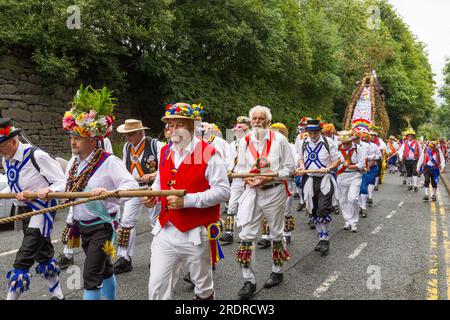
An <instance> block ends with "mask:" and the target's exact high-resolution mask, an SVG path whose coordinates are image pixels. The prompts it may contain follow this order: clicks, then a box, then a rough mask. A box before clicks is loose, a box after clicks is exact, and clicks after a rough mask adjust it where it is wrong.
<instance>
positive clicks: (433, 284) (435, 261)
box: [426, 188, 450, 300]
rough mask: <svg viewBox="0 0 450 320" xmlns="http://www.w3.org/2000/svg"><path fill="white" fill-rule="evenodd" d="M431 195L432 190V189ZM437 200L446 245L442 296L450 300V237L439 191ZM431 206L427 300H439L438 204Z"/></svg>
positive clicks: (431, 204) (432, 202) (432, 203)
mask: <svg viewBox="0 0 450 320" xmlns="http://www.w3.org/2000/svg"><path fill="white" fill-rule="evenodd" d="M430 193H431V188H430ZM437 199H438V202H439V216H440V220H441V228H440V230H439V231H441V234H442V240H443V245H444V253H445V254H444V259H445V270H444V272H445V279H446V288H447V292H446V297H443V294H441V299H442V298H444V299H445V298H446V299H447V300H449V299H450V240H449V237H448V229H447V222H446V215H445V208H444V204H443V202H442V196H441V193H440V191H439V190H437ZM430 206H431V223H430V269H429V272H428V286H427V298H426V299H427V300H438V299H439V298H440V296H439V286H438V274H439V246H438V226H437V213H436V203H435V202H434V201H431V202H430Z"/></svg>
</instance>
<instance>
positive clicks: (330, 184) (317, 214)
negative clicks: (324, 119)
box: [296, 120, 340, 256]
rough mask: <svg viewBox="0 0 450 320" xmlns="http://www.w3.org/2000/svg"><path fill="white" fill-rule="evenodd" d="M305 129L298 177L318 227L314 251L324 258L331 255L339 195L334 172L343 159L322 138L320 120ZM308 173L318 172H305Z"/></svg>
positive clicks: (327, 141) (334, 146) (310, 123)
mask: <svg viewBox="0 0 450 320" xmlns="http://www.w3.org/2000/svg"><path fill="white" fill-rule="evenodd" d="M306 130H307V131H308V135H309V137H308V139H306V140H305V142H304V143H303V145H302V151H301V152H300V154H299V164H300V167H299V169H297V173H296V174H297V175H301V176H303V178H305V180H306V181H305V183H304V189H303V193H304V197H305V202H306V209H307V210H308V211H309V212H311V213H312V215H311V222H312V223H314V224H315V225H316V230H317V233H318V236H319V239H320V240H319V243H318V244H317V245H316V247H315V248H314V250H315V251H320V253H321V255H322V256H325V255H327V254H328V252H329V246H330V235H329V223H330V222H331V220H332V218H331V216H330V213H332V212H334V207H333V196H334V193H335V192H337V185H336V180H335V179H334V177H332V175H331V171H332V170H334V169H336V168H337V167H338V166H339V163H340V160H339V154H338V150H337V146H336V144H335V143H334V142H333V141H332V140H331V139H330V138H327V137H323V136H321V131H322V128H321V126H320V121H319V120H308V123H307V126H306ZM305 170H317V171H319V172H318V173H305Z"/></svg>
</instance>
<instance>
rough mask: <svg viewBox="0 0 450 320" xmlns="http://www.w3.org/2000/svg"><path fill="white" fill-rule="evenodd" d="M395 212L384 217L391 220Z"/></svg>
mask: <svg viewBox="0 0 450 320" xmlns="http://www.w3.org/2000/svg"><path fill="white" fill-rule="evenodd" d="M396 212H397V211H395V210H392V211H391V213H389V214H388V215H387V216H386V218H388V219H391V218H392V216H393V215H394V214H395V213H396Z"/></svg>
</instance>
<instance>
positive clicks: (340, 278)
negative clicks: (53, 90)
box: [0, 174, 450, 300]
mask: <svg viewBox="0 0 450 320" xmlns="http://www.w3.org/2000/svg"><path fill="white" fill-rule="evenodd" d="M447 180H449V181H450V176H448V175H447ZM421 183H422V179H421ZM422 197H423V189H420V190H419V192H417V193H416V192H414V191H407V190H406V186H404V185H403V184H402V178H401V177H399V176H398V174H395V175H390V174H386V179H385V182H384V184H383V185H381V186H380V191H378V192H375V193H374V204H373V206H372V208H369V211H368V217H367V218H364V219H363V218H361V219H360V222H359V224H358V232H357V233H352V232H350V231H346V230H343V229H342V228H343V225H344V221H343V218H342V215H341V214H340V215H334V216H333V218H334V219H333V221H332V222H331V225H330V231H331V245H330V254H329V255H328V256H326V257H321V256H320V255H319V253H318V252H315V251H314V250H313V249H314V246H315V245H316V243H317V241H318V238H317V234H316V231H315V230H310V228H309V226H308V224H307V217H306V216H305V214H304V212H296V214H295V216H296V218H297V229H296V230H295V231H294V232H293V237H292V242H291V244H290V245H289V251H290V253H291V255H292V258H291V260H290V261H288V262H287V263H286V265H285V267H286V268H285V274H284V282H283V284H282V285H280V286H278V287H275V288H272V289H264V288H263V284H264V282H265V280H266V279H267V278H268V276H269V275H270V272H271V250H270V249H256V263H255V265H256V279H257V294H256V296H255V297H254V300H262V299H263V300H329V299H337V300H344V299H357V300H366V299H369V300H380V299H390V300H403V299H408V300H422V299H431V300H434V299H449V297H450V239H449V236H448V226H449V225H450V220H449V219H450V198H449V195H448V193H447V192H446V189H445V188H444V186H443V184H442V183H441V184H440V188H439V194H438V201H437V202H428V203H426V202H423V200H422ZM294 205H295V207H296V206H297V201H295V204H294ZM66 214H67V211H62V212H59V213H58V214H57V219H56V225H55V231H54V232H53V235H54V239H55V251H56V253H57V254H56V256H57V255H58V254H59V253H60V252H62V249H63V246H62V244H61V242H60V241H59V235H60V233H61V231H62V229H63V228H64V221H65V216H66ZM150 231H151V226H150V224H149V219H148V213H147V211H143V212H142V214H141V216H140V219H139V224H138V226H137V233H138V237H137V241H136V246H135V256H134V257H133V267H134V268H133V271H131V272H129V273H124V274H119V275H117V299H121V300H145V299H147V297H148V290H147V285H148V279H149V260H150V244H151V241H152V236H151V232H150ZM237 235H238V232H236V234H235V243H234V244H232V245H223V246H222V249H223V252H224V254H225V259H224V260H222V261H221V262H220V263H219V264H218V266H217V269H216V270H215V271H214V282H215V290H216V292H215V293H216V299H225V300H235V299H237V298H238V297H237V292H238V291H239V289H240V288H241V287H242V285H243V279H242V275H241V270H240V268H239V266H238V264H237V263H236V261H235V258H234V256H235V251H236V248H237V246H238V241H237ZM0 237H1V242H0V286H1V287H2V288H5V290H3V291H2V292H1V293H0V299H4V298H5V297H6V285H7V284H6V279H5V276H6V273H7V271H9V270H10V269H11V268H12V267H11V266H12V264H13V262H14V257H15V251H14V250H17V249H18V248H19V246H20V243H21V239H22V235H21V233H18V232H15V231H0ZM83 261H84V253H83V252H82V251H81V250H78V251H77V253H76V255H75V266H74V267H70V268H69V269H68V270H64V271H62V272H61V283H62V290H63V292H64V294H65V295H66V299H77V300H79V299H82V292H83V290H82V280H81V279H82V277H81V274H82V268H83ZM32 273H33V274H34V276H33V279H32V283H31V289H30V290H29V291H28V292H26V293H25V294H24V295H23V296H22V299H32V300H39V299H44V300H47V299H49V298H50V296H49V294H48V292H47V289H46V286H45V283H44V280H43V279H41V278H40V277H38V276H36V275H35V273H34V270H33V269H32ZM182 277H183V275H180V280H179V281H178V283H177V284H176V287H175V290H174V294H173V298H174V299H175V300H185V299H186V300H190V299H192V298H193V295H194V293H193V290H192V287H191V285H189V284H187V283H186V282H184V281H183V280H182Z"/></svg>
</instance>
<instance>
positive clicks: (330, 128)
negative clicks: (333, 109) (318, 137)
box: [322, 123, 336, 134]
mask: <svg viewBox="0 0 450 320" xmlns="http://www.w3.org/2000/svg"><path fill="white" fill-rule="evenodd" d="M322 133H324V134H334V133H336V128H335V127H334V124H332V123H325V124H324V125H323V126H322Z"/></svg>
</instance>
